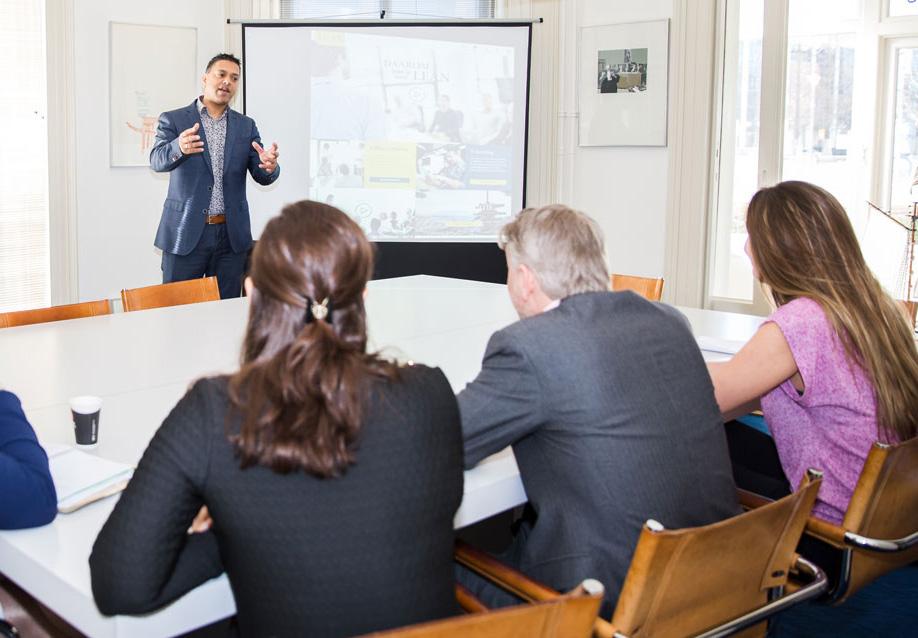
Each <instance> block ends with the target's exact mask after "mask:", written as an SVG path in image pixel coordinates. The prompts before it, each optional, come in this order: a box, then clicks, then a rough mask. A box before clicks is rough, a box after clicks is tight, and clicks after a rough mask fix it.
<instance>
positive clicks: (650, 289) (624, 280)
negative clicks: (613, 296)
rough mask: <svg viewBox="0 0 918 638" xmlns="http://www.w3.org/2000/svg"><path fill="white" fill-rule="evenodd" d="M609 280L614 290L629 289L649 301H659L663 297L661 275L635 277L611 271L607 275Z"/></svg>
mask: <svg viewBox="0 0 918 638" xmlns="http://www.w3.org/2000/svg"><path fill="white" fill-rule="evenodd" d="M609 282H610V284H611V285H612V290H614V291H621V290H631V291H633V292H636V293H637V294H639V295H641V296H642V297H644V298H646V299H649V300H650V301H660V299H662V297H663V278H662V277H637V276H635V275H620V274H617V273H613V274H612V275H611V276H610V277H609Z"/></svg>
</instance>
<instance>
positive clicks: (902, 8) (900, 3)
mask: <svg viewBox="0 0 918 638" xmlns="http://www.w3.org/2000/svg"><path fill="white" fill-rule="evenodd" d="M889 15H890V17H896V16H916V15H918V0H889Z"/></svg>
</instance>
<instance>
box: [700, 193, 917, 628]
mask: <svg viewBox="0 0 918 638" xmlns="http://www.w3.org/2000/svg"><path fill="white" fill-rule="evenodd" d="M746 229H747V231H748V233H749V240H748V242H747V244H746V252H747V253H748V254H749V257H750V259H751V260H752V265H753V270H754V272H755V274H756V276H757V278H758V279H759V281H760V282H761V283H762V284H763V285H764V287H765V289H766V291H767V292H768V293H769V294H770V296H771V299H772V301H773V303H774V305H775V306H777V309H776V310H775V311H774V313H772V315H771V316H770V317H768V319H767V320H766V322H765V323H764V324H763V325H762V326H761V327H760V328H759V330H758V332H756V334H755V335H754V336H753V337H752V339H750V340H749V342H748V343H747V344H746V345H745V346H744V347H743V348H742V349H741V350H740V351H739V352H738V353H737V354H736V356H734V357H733V358H732V359H731V360H730V361H728V362H725V363H709V364H708V368H709V370H710V372H711V377H712V379H713V381H714V390H715V396H716V398H717V402H718V404H719V405H720V408H721V411H722V412H723V413H724V416H725V417H727V418H729V417H731V416H737V415H739V414H743V413H745V412H748V411H749V410H752V409H755V408H759V407H761V410H762V412H763V414H764V416H765V420H766V422H767V424H768V429H769V430H770V433H771V437H769V436H767V435H765V434H761V433H759V432H758V431H756V430H754V429H752V428H748V427H746V426H744V425H741V424H738V423H736V422H729V423H728V424H727V440H728V442H729V444H730V455H731V458H732V460H733V463H734V475H735V478H736V482H737V485H738V486H739V487H744V488H747V489H751V490H753V491H758V492H761V493H766V495H767V496H771V497H775V498H777V497H780V496H782V495H783V494H784V493H787V492H788V491H789V490H790V486H791V485H798V484H799V483H800V479H801V476H802V475H803V473H804V472H805V471H806V469H807V468H809V467H813V468H817V469H820V470H822V471H823V482H822V487H821V489H820V491H819V496H818V498H817V501H816V506H815V508H814V514H815V515H816V516H819V517H821V518H823V519H825V520H827V521H830V522H832V523H836V524H839V523H841V521H842V519H843V518H844V514H845V511H846V510H847V508H848V503H849V501H850V500H851V495H852V493H853V492H854V488H855V486H856V485H857V481H858V477H859V476H860V473H861V470H862V469H863V466H864V461H865V459H866V458H867V453H868V452H869V450H870V448H871V446H872V445H873V442H874V441H877V440H879V441H883V442H900V441H905V440H907V439H910V438H912V437H914V436H915V435H916V434H918V350H916V346H915V341H914V339H913V336H912V330H911V327H910V325H909V324H908V321H907V319H906V316H905V313H904V312H903V310H902V308H901V307H900V306H899V304H898V303H897V302H896V301H895V300H893V299H892V298H891V297H890V296H889V295H888V294H886V292H884V291H883V289H882V288H881V286H880V284H879V283H878V282H877V280H876V278H875V277H874V276H873V274H872V273H871V272H870V269H869V268H868V267H867V264H866V262H865V261H864V258H863V256H862V254H861V250H860V246H859V244H858V241H857V238H856V237H855V234H854V230H853V228H852V226H851V223H850V221H849V220H848V216H847V215H846V214H845V211H844V209H843V208H842V206H841V204H839V203H838V201H837V200H836V199H835V198H834V197H833V196H832V195H831V194H829V193H828V192H826V191H825V190H823V189H821V188H819V187H817V186H814V185H812V184H808V183H805V182H783V183H780V184H778V185H776V186H772V187H770V188H763V189H762V190H760V191H759V192H758V193H756V195H755V196H754V197H753V198H752V201H751V202H750V203H749V208H748V210H747V211H746ZM804 540H805V541H806V540H807V539H804ZM801 553H803V554H805V555H806V556H807V557H809V558H811V559H812V560H814V561H815V562H816V563H818V564H820V565H821V566H823V567H826V568H832V566H833V565H834V564H835V558H834V557H832V556H831V552H829V553H828V554H827V553H826V550H825V548H824V547H822V546H819V545H818V544H815V543H804V545H803V546H802V547H801ZM916 595H918V568H916V567H914V566H913V567H907V568H903V569H900V570H898V571H897V572H892V573H890V574H887V575H886V576H885V577H883V578H881V579H879V580H877V581H875V582H874V583H873V584H872V585H871V586H869V587H867V588H865V589H863V590H861V591H860V592H858V593H857V594H856V595H855V596H853V597H852V598H850V599H849V600H848V601H846V602H845V604H844V605H842V606H841V607H837V608H833V607H825V606H821V605H804V606H801V607H798V608H796V609H794V610H791V611H790V612H788V613H786V614H785V615H783V616H781V617H779V618H778V619H777V620H778V622H777V628H778V629H777V633H776V635H780V636H785V635H786V636H796V635H800V636H842V635H854V634H857V635H862V634H864V633H868V634H871V635H906V634H910V633H911V632H913V631H914V627H915V623H916V622H918V613H916V611H915V610H916V607H915V605H914V597H915V596H916ZM852 632H853V633H852Z"/></svg>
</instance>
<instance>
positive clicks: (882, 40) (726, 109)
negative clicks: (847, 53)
mask: <svg viewBox="0 0 918 638" xmlns="http://www.w3.org/2000/svg"><path fill="white" fill-rule="evenodd" d="M728 1H729V0H718V7H717V9H718V14H717V29H718V31H717V40H716V42H717V53H716V57H715V59H716V60H717V62H716V64H715V68H714V76H715V90H714V99H713V105H712V108H713V111H714V112H713V117H712V130H711V140H712V144H713V153H712V154H711V156H712V157H713V158H714V159H713V160H712V170H711V171H710V185H709V193H710V197H709V206H708V218H707V226H708V235H707V245H708V250H707V251H706V265H705V293H704V305H705V307H707V308H711V309H714V310H724V311H731V312H744V313H750V314H760V315H761V314H767V313H768V312H769V311H770V305H769V303H768V301H767V300H766V299H765V295H764V293H763V291H762V289H761V287H760V286H758V285H757V284H755V285H754V286H753V299H752V301H751V302H749V301H746V300H738V299H729V298H724V297H716V296H714V295H713V294H712V291H711V281H712V278H713V269H714V266H715V263H714V261H715V252H714V247H715V241H716V233H717V228H716V224H717V210H718V206H719V205H720V202H718V193H719V185H720V180H721V179H727V178H729V177H730V175H729V170H722V169H721V165H723V164H724V163H725V162H729V160H730V156H731V154H732V148H731V149H727V148H724V149H721V141H722V139H723V136H722V132H723V127H724V126H725V125H727V123H726V122H724V119H725V118H727V117H729V116H730V115H732V112H730V109H732V105H730V106H727V105H726V104H725V102H724V96H732V93H731V92H732V91H733V90H734V87H733V83H734V81H733V78H726V79H725V78H724V77H723V76H724V64H722V61H723V59H724V55H725V54H726V37H727V30H728V29H729V28H730V27H729V25H728V24H727V19H728V17H727V11H726V8H727V2H728ZM788 14H789V0H765V13H764V33H763V38H762V87H763V90H762V91H761V95H760V97H761V103H760V105H761V111H760V113H761V115H760V133H759V158H758V162H759V164H758V186H759V187H760V188H761V187H763V186H770V185H772V184H775V183H777V182H778V181H780V179H781V176H782V172H783V135H784V101H785V97H786V87H785V84H786V74H787V44H788ZM861 19H862V23H861V28H860V35H859V39H858V44H857V47H858V48H857V56H856V59H855V73H856V74H861V77H870V75H871V74H875V82H874V83H873V84H872V85H871V84H869V83H865V84H864V86H863V87H861V89H860V91H861V92H862V93H866V94H867V95H868V98H867V99H861V100H859V101H858V102H857V103H856V104H854V105H853V108H855V109H858V110H859V112H858V114H857V115H856V116H855V124H854V125H855V126H858V124H857V122H861V123H863V124H862V126H866V127H868V131H867V134H866V135H864V134H861V135H859V136H857V137H858V138H859V140H860V143H861V145H860V146H857V147H855V148H854V149H853V151H854V152H856V153H861V154H862V155H863V157H864V162H865V165H866V166H867V167H868V177H867V179H869V180H870V183H869V184H868V185H867V188H866V189H865V191H864V192H865V195H866V197H867V198H868V199H869V200H870V201H872V202H875V203H877V204H878V205H879V206H880V207H881V208H889V205H890V199H891V197H890V188H891V175H890V173H891V168H892V161H891V160H892V151H893V127H894V124H895V97H896V96H895V90H896V71H897V69H896V64H897V60H898V56H897V51H898V49H899V48H901V47H909V46H911V47H918V16H897V17H889V0H863V5H862V18H861ZM766 87H767V88H766ZM871 95H872V96H873V97H869V96H871ZM871 128H872V131H870V129H871ZM725 143H731V144H732V139H730V140H726V141H725ZM865 206H866V202H865Z"/></svg>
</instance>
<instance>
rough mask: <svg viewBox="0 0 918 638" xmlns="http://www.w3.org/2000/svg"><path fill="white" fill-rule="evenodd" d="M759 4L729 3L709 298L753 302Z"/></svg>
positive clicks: (755, 0) (759, 82)
mask: <svg viewBox="0 0 918 638" xmlns="http://www.w3.org/2000/svg"><path fill="white" fill-rule="evenodd" d="M763 17H764V1H763V0H731V1H730V2H728V3H727V23H728V28H727V32H728V35H727V39H726V43H725V47H726V51H725V55H724V64H725V68H724V105H723V121H722V124H721V142H720V149H721V150H720V153H721V156H720V158H719V159H720V161H719V164H720V169H719V170H720V176H719V179H718V190H719V192H718V194H717V222H716V231H715V240H714V264H713V268H712V269H711V273H712V281H711V294H712V296H714V297H725V298H730V299H740V300H747V301H751V300H752V291H753V277H752V266H751V264H750V263H749V259H748V257H746V253H745V251H744V246H745V244H746V204H748V203H749V199H750V198H751V197H752V195H753V194H754V193H755V191H756V189H757V188H758V163H759V110H760V96H761V90H762V27H763Z"/></svg>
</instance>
